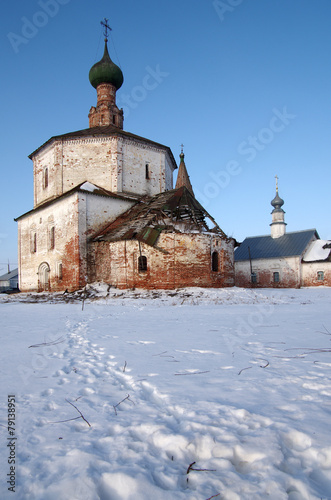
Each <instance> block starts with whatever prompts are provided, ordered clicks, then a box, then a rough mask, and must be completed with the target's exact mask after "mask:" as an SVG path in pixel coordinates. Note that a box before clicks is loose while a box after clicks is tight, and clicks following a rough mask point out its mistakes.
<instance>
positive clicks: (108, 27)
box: [100, 17, 112, 42]
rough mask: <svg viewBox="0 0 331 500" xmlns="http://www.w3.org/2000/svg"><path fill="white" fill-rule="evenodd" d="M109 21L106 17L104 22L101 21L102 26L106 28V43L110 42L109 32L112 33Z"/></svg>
mask: <svg viewBox="0 0 331 500" xmlns="http://www.w3.org/2000/svg"><path fill="white" fill-rule="evenodd" d="M108 21H109V19H107V18H106V17H104V18H103V21H100V24H101V25H102V26H103V27H104V32H103V34H104V37H105V42H108V30H109V31H112V29H111V27H110V26H109V24H108Z"/></svg>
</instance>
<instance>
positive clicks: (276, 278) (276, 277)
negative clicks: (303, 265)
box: [273, 271, 280, 283]
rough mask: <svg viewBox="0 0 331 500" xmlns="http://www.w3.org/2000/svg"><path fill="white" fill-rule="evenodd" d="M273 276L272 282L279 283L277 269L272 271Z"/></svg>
mask: <svg viewBox="0 0 331 500" xmlns="http://www.w3.org/2000/svg"><path fill="white" fill-rule="evenodd" d="M273 276H274V283H279V281H280V280H279V272H278V271H275V272H274V273H273Z"/></svg>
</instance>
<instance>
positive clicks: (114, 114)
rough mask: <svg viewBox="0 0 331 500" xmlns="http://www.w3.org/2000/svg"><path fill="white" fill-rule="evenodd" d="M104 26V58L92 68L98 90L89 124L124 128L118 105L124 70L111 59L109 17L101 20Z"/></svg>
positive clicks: (93, 79)
mask: <svg viewBox="0 0 331 500" xmlns="http://www.w3.org/2000/svg"><path fill="white" fill-rule="evenodd" d="M101 24H102V25H103V26H104V36H105V49H104V54H103V57H102V59H101V60H100V61H99V62H97V63H96V64H94V66H92V68H91V69H90V73H89V79H90V83H91V85H92V86H93V87H94V88H95V89H96V91H97V105H96V107H95V106H92V107H91V109H90V112H89V115H88V116H89V126H90V128H92V127H102V126H108V125H112V126H114V127H117V128H119V129H121V130H122V129H123V120H124V118H123V110H122V109H118V107H117V106H116V91H117V90H118V89H119V88H120V87H121V86H122V84H123V81H124V78H123V73H122V70H121V69H120V68H119V67H118V66H117V65H116V64H115V63H113V61H112V60H111V58H110V56H109V53H108V46H107V43H108V30H111V28H110V26H109V25H108V19H106V18H105V19H104V21H101Z"/></svg>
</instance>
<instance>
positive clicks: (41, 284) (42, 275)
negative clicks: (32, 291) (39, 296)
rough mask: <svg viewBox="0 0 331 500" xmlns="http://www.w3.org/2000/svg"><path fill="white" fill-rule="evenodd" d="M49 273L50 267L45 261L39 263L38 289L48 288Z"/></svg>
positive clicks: (44, 289) (41, 290)
mask: <svg viewBox="0 0 331 500" xmlns="http://www.w3.org/2000/svg"><path fill="white" fill-rule="evenodd" d="M49 273H50V268H49V265H48V264H47V262H43V263H42V264H40V266H39V269H38V291H39V292H44V291H48V290H49Z"/></svg>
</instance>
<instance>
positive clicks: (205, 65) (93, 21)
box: [0, 0, 331, 273]
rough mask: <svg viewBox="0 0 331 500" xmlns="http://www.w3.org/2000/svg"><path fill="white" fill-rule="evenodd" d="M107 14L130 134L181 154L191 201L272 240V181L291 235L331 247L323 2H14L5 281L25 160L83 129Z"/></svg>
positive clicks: (5, 104) (4, 84)
mask: <svg viewBox="0 0 331 500" xmlns="http://www.w3.org/2000/svg"><path fill="white" fill-rule="evenodd" d="M104 17H107V18H109V23H110V25H111V27H112V29H113V31H112V35H111V39H110V41H109V52H110V55H111V57H112V59H113V60H114V62H116V63H117V64H119V65H120V66H121V68H122V71H123V73H124V84H123V86H122V88H121V89H120V90H119V91H118V95H117V98H118V103H119V105H120V107H123V108H124V111H125V121H124V128H125V130H127V131H129V132H132V133H135V134H138V135H141V136H144V137H147V138H149V139H152V140H155V141H157V142H160V143H162V144H165V145H167V146H169V147H170V148H171V149H172V151H173V153H174V155H175V157H176V159H178V155H179V153H180V144H181V143H183V144H184V146H185V147H184V152H185V161H186V166H187V168H188V171H189V174H190V177H191V181H192V184H193V188H194V190H195V193H196V196H197V198H198V199H199V200H200V201H201V202H202V204H203V205H204V206H205V208H206V209H207V210H208V211H209V212H210V213H211V214H212V215H213V217H214V218H215V219H216V220H217V222H218V223H219V225H220V226H221V227H222V229H223V230H224V231H225V232H226V233H227V234H228V235H230V236H233V237H235V238H236V239H237V240H238V241H241V240H243V239H244V238H245V236H252V235H260V234H268V233H269V231H270V227H269V224H270V222H271V215H270V212H271V209H272V207H271V205H270V201H271V199H272V198H273V197H274V195H275V178H274V177H275V175H276V174H277V175H278V176H279V194H280V196H281V197H282V198H283V199H284V200H285V205H284V207H283V208H284V210H285V212H286V216H285V217H286V222H287V230H288V231H296V230H302V229H310V228H316V229H317V230H318V232H319V235H320V237H321V238H323V239H331V224H330V217H329V213H328V208H327V202H328V200H329V197H330V195H329V191H330V180H331V173H330V172H331V169H330V166H331V148H330V144H331V140H330V139H331V137H330V135H331V127H330V117H331V99H330V88H331V85H330V82H331V62H330V53H331V30H330V20H331V2H330V0H314V2H313V1H312V0H291V2H289V1H288V0H277V2H276V1H274V0H223V1H222V0H217V1H213V0H199V1H198V0H176V1H175V0H168V1H167V2H155V0H141V1H139V2H137V1H134V0H121V2H112V1H110V0H107V1H106V0H93V1H92V0H91V1H87V0H39V1H38V0H37V1H34V0H29V1H28V2H27V1H26V0H16V1H13V2H5V4H4V5H3V6H2V16H1V19H0V26H1V39H0V43H1V54H2V78H1V82H0V85H1V95H2V106H1V111H2V121H1V123H2V133H1V137H2V148H1V149H2V161H1V167H0V168H1V179H2V196H1V198H2V210H1V219H0V273H2V272H6V269H7V268H6V263H7V260H8V259H9V260H10V262H11V264H12V265H14V264H16V263H17V227H16V222H14V220H13V219H14V217H18V216H19V215H21V214H23V213H25V212H27V211H28V210H30V209H31V208H32V207H33V176H32V162H31V160H29V159H28V155H29V154H30V153H31V152H32V151H34V150H35V149H36V148H37V147H39V146H40V145H41V144H43V143H44V142H45V141H46V140H48V139H49V138H50V137H52V136H54V135H58V134H62V133H66V132H71V131H74V130H80V129H84V128H87V127H88V112H89V109H90V107H91V106H92V105H95V104H96V92H95V90H94V89H93V87H92V86H91V85H90V83H89V80H88V72H89V69H90V67H91V66H92V65H93V64H94V63H95V62H96V61H98V60H99V59H100V58H101V57H102V52H103V36H102V32H101V26H100V21H101V20H102V19H103V18H104ZM147 75H154V77H153V78H154V80H152V77H151V78H149V79H148V78H147ZM147 81H148V82H149V85H146V82H147ZM152 81H153V82H154V84H152V85H151V82H152Z"/></svg>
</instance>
